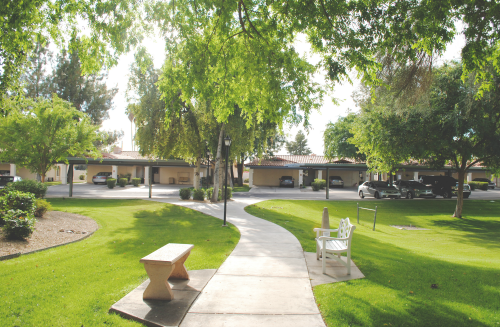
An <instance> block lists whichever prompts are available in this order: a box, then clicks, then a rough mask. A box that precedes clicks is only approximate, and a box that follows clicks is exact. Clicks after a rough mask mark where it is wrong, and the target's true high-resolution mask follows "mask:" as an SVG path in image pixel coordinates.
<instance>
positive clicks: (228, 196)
mask: <svg viewBox="0 0 500 327" xmlns="http://www.w3.org/2000/svg"><path fill="white" fill-rule="evenodd" d="M219 192H220V193H219V194H222V192H223V191H219ZM232 197H233V188H232V187H228V188H227V198H228V199H230V198H232Z"/></svg>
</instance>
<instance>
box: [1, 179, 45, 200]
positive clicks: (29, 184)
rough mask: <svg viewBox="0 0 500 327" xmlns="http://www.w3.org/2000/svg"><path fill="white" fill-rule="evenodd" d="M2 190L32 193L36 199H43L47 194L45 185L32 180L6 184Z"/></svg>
mask: <svg viewBox="0 0 500 327" xmlns="http://www.w3.org/2000/svg"><path fill="white" fill-rule="evenodd" d="M4 190H5V191H6V192H10V191H20V192H24V193H32V194H33V195H35V197H36V198H43V197H45V194H46V193H47V185H45V184H44V183H41V182H39V181H36V180H34V179H23V180H22V181H19V182H15V183H9V184H7V186H6V187H5V188H4Z"/></svg>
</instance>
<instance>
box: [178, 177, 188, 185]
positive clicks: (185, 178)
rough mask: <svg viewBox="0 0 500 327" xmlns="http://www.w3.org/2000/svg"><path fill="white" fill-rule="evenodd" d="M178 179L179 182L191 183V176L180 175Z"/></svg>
mask: <svg viewBox="0 0 500 327" xmlns="http://www.w3.org/2000/svg"><path fill="white" fill-rule="evenodd" d="M177 181H178V183H179V184H189V177H183V176H181V177H178V178H177Z"/></svg>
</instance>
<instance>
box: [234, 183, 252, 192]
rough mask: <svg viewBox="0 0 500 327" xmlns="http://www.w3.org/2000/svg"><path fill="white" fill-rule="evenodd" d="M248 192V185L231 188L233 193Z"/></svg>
mask: <svg viewBox="0 0 500 327" xmlns="http://www.w3.org/2000/svg"><path fill="white" fill-rule="evenodd" d="M248 191H250V186H248V184H243V186H235V187H233V192H248Z"/></svg>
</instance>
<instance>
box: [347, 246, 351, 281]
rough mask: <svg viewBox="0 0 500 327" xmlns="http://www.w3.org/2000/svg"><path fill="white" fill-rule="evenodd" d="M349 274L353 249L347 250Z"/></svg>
mask: <svg viewBox="0 0 500 327" xmlns="http://www.w3.org/2000/svg"><path fill="white" fill-rule="evenodd" d="M347 274H348V275H350V274H351V251H350V250H349V251H347Z"/></svg>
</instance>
